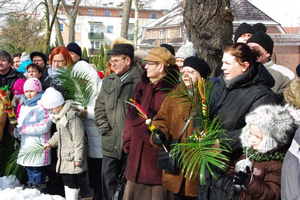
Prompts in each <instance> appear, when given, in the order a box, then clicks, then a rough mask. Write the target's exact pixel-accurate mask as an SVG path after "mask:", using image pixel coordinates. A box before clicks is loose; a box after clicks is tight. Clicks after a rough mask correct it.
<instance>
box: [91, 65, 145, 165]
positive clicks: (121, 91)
mask: <svg viewBox="0 0 300 200" xmlns="http://www.w3.org/2000/svg"><path fill="white" fill-rule="evenodd" d="M140 80H141V70H140V68H139V67H138V66H137V64H136V63H133V65H132V69H131V71H130V72H129V75H128V77H127V78H126V79H125V80H124V82H123V83H121V81H120V77H119V76H118V75H116V74H115V73H112V74H110V75H109V76H107V77H106V78H105V79H104V80H103V81H102V86H101V91H100V93H99V96H98V98H97V100H96V104H95V123H96V126H97V128H98V131H99V133H100V134H101V142H102V153H103V155H104V156H108V157H112V158H116V159H119V160H121V158H122V154H123V132H124V126H125V120H126V114H127V110H128V103H126V102H125V101H128V100H129V98H131V97H132V93H133V91H134V89H135V87H136V84H137V83H138V82H139V81H140Z"/></svg>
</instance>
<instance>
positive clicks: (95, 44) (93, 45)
mask: <svg viewBox="0 0 300 200" xmlns="http://www.w3.org/2000/svg"><path fill="white" fill-rule="evenodd" d="M99 48H100V42H97V41H91V49H99Z"/></svg>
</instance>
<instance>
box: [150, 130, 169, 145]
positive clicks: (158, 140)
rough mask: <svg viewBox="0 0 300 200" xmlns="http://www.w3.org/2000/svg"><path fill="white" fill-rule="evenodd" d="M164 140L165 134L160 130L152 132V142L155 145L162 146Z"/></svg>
mask: <svg viewBox="0 0 300 200" xmlns="http://www.w3.org/2000/svg"><path fill="white" fill-rule="evenodd" d="M157 135H158V136H157ZM165 141H166V136H165V134H163V133H162V132H157V134H153V142H154V143H155V144H156V145H158V146H162V145H163V144H164V143H165Z"/></svg>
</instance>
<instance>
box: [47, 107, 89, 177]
mask: <svg viewBox="0 0 300 200" xmlns="http://www.w3.org/2000/svg"><path fill="white" fill-rule="evenodd" d="M71 109H72V108H70V110H69V111H68V112H67V113H66V117H67V124H63V123H61V121H57V122H56V129H57V132H56V133H55V134H54V135H53V136H52V138H51V139H50V140H49V141H48V142H47V143H48V144H50V145H51V146H52V147H58V149H57V157H58V161H57V164H56V172H57V173H60V174H79V173H82V172H84V171H86V170H87V155H86V146H85V140H84V133H85V128H84V124H83V122H82V120H81V119H80V118H79V117H78V116H77V115H76V111H72V110H71ZM75 161H76V162H81V163H82V165H80V166H79V167H76V166H75V163H74V162H75Z"/></svg>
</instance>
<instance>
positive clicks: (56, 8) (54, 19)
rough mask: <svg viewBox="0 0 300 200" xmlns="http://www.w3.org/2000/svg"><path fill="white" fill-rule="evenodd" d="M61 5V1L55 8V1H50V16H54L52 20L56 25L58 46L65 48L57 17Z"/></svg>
mask: <svg viewBox="0 0 300 200" xmlns="http://www.w3.org/2000/svg"><path fill="white" fill-rule="evenodd" d="M59 4H60V0H58V1H57V4H56V6H55V7H54V6H53V0H48V6H49V12H50V15H51V16H52V19H53V21H52V22H53V23H54V26H55V36H56V39H57V42H58V45H59V46H64V40H63V38H62V35H61V32H60V26H59V21H58V19H57V17H56V16H57V10H58V7H59ZM54 8H55V9H54ZM52 22H51V23H52Z"/></svg>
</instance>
